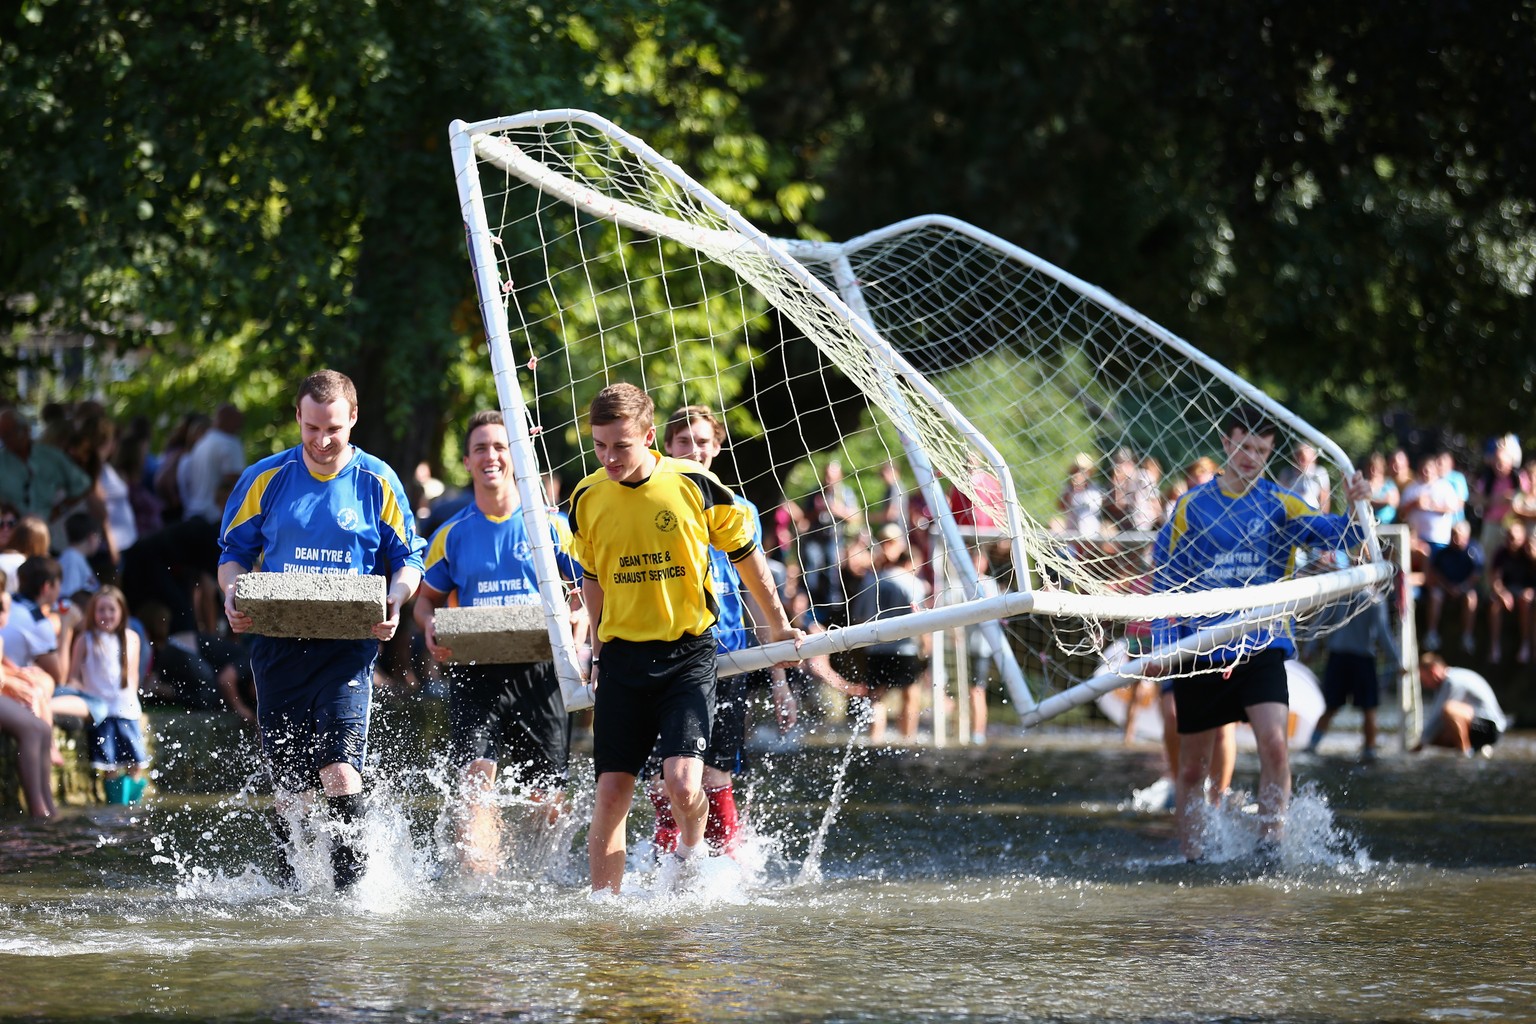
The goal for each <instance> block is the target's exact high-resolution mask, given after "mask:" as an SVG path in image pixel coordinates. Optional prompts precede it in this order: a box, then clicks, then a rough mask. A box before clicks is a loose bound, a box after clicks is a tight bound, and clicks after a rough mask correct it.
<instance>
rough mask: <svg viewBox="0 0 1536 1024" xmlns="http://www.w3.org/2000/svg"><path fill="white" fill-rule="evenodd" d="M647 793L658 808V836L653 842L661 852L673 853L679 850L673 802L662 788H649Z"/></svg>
mask: <svg viewBox="0 0 1536 1024" xmlns="http://www.w3.org/2000/svg"><path fill="white" fill-rule="evenodd" d="M645 792H646V795H647V796H649V797H650V798H651V804H652V805H653V806H654V807H655V808H656V836H655V838H653V839H652V840H651V842H653V843H655V844H656V849H658V850H660V851H661V852H663V853H671V852H672V851H673V850H675V849H677V819H676V818H674V817H672V801H670V800H668V799H667V791H666V789H665V788H663V787H661V786H647V787H646V790H645Z"/></svg>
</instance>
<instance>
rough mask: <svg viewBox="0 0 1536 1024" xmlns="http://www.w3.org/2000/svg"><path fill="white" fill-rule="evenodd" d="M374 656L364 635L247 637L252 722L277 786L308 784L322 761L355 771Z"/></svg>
mask: <svg viewBox="0 0 1536 1024" xmlns="http://www.w3.org/2000/svg"><path fill="white" fill-rule="evenodd" d="M378 656H379V642H378V641H377V640H374V639H371V638H370V639H367V640H298V639H292V638H289V637H273V636H252V637H251V675H252V677H253V678H254V679H255V682H256V723H257V725H259V726H260V727H261V750H262V753H263V754H265V755H266V758H267V763H268V765H269V766H270V767H271V769H272V776H273V781H274V782H275V783H276V784H277V786H278V788H279V789H283V790H286V791H288V792H294V793H297V792H302V791H304V790H307V789H315V788H316V787H318V786H319V784H320V769H321V768H324V767H325V766H326V765H328V764H350V765H351V766H352V767H353V768H356V769H357V770H358V771H362V770H363V755H364V754H365V753H367V749H368V711H369V708H370V706H371V705H372V702H373V664H374V662H375V661H376V660H377V659H378Z"/></svg>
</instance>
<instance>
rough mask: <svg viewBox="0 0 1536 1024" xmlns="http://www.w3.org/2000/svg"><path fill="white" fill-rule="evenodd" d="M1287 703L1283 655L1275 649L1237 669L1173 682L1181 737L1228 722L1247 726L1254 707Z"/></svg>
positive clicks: (1212, 671)
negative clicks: (1249, 713)
mask: <svg viewBox="0 0 1536 1024" xmlns="http://www.w3.org/2000/svg"><path fill="white" fill-rule="evenodd" d="M1229 668H1230V671H1229ZM1290 703H1291V684H1290V680H1289V679H1288V678H1287V677H1286V674H1285V652H1284V651H1280V650H1276V649H1274V648H1270V649H1269V650H1265V651H1260V652H1259V653H1258V654H1255V655H1254V656H1253V657H1251V658H1248V659H1246V660H1244V661H1240V662H1238V663H1237V664H1236V665H1232V666H1226V665H1223V666H1220V667H1218V668H1213V669H1209V670H1207V671H1205V672H1197V673H1195V674H1194V675H1189V676H1180V677H1177V678H1175V679H1174V681H1173V704H1174V707H1175V708H1176V709H1177V710H1178V713H1179V734H1180V735H1185V734H1188V733H1196V732H1205V731H1206V730H1208V729H1218V728H1220V727H1221V726H1223V725H1226V724H1227V723H1228V722H1246V721H1248V710H1247V709H1248V708H1251V707H1252V706H1253V705H1255V704H1285V705H1287V706H1289V705H1290Z"/></svg>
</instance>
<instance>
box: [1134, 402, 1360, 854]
mask: <svg viewBox="0 0 1536 1024" xmlns="http://www.w3.org/2000/svg"><path fill="white" fill-rule="evenodd" d="M1222 430H1223V433H1222V437H1221V445H1222V448H1223V449H1224V450H1225V452H1226V456H1227V461H1226V467H1225V469H1224V470H1223V471H1222V473H1221V474H1220V475H1219V476H1217V477H1215V478H1214V479H1212V480H1209V481H1207V482H1206V483H1203V484H1200V485H1199V486H1197V487H1195V488H1193V489H1191V490H1190V491H1188V492H1186V493H1185V494H1184V495H1183V497H1181V498H1180V499H1179V500H1178V502H1177V503H1176V504H1175V505H1174V507H1173V510H1172V513H1171V514H1170V516H1169V518H1168V522H1167V523H1165V524H1164V525H1163V528H1162V529H1161V530H1160V531H1159V532H1158V535H1157V541H1156V543H1155V545H1154V547H1153V562H1154V568H1153V576H1152V588H1153V590H1155V591H1164V592H1178V593H1186V592H1189V591H1197V590H1214V589H1220V588H1228V587H1248V586H1256V585H1259V584H1264V583H1273V582H1275V581H1277V580H1281V579H1285V578H1286V577H1288V576H1290V575H1291V574H1292V572H1293V565H1294V561H1295V554H1296V550H1297V549H1298V548H1304V547H1316V548H1323V549H1326V550H1330V551H1331V550H1333V549H1335V548H1339V547H1344V546H1353V545H1356V544H1359V543H1360V542H1361V541H1363V540H1364V539H1365V533H1364V530H1363V528H1362V527H1361V526H1360V524H1359V523H1357V522H1355V521H1354V520H1353V519H1351V518H1350V517H1349V516H1344V515H1333V514H1328V513H1324V512H1319V511H1318V510H1317V509H1316V508H1314V507H1312V506H1311V505H1310V504H1308V503H1307V502H1306V501H1305V500H1304V499H1303V498H1302V497H1301V496H1300V495H1298V494H1296V493H1294V492H1292V491H1288V490H1286V489H1284V488H1283V487H1280V486H1279V485H1278V484H1275V483H1273V482H1272V481H1270V480H1268V479H1266V478H1265V476H1264V471H1265V468H1266V467H1267V466H1268V465H1269V459H1270V456H1271V455H1273V454H1274V450H1275V435H1276V434H1277V433H1278V428H1277V427H1276V425H1275V424H1274V423H1273V422H1272V421H1271V420H1270V419H1269V418H1268V417H1267V416H1264V415H1263V414H1261V413H1260V412H1259V411H1258V410H1257V409H1254V408H1252V407H1249V406H1239V407H1238V408H1236V409H1234V410H1233V412H1232V413H1231V414H1230V415H1229V416H1228V418H1227V420H1226V422H1225V423H1224V424H1223V425H1222ZM1348 487H1349V499H1350V501H1351V502H1357V501H1362V500H1364V499H1365V498H1367V497H1369V494H1370V485H1369V484H1368V483H1366V481H1365V478H1364V477H1363V476H1361V475H1360V474H1359V473H1355V474H1354V475H1352V476H1351V477H1350V478H1349V480H1348ZM1221 619H1222V617H1221V616H1216V617H1213V618H1205V619H1198V620H1191V619H1172V618H1169V619H1159V620H1157V621H1156V622H1154V624H1153V636H1154V640H1155V641H1156V645H1157V646H1159V647H1162V646H1164V645H1167V644H1171V643H1174V642H1175V641H1177V640H1179V639H1180V638H1182V637H1186V636H1190V635H1192V634H1194V633H1195V632H1196V631H1198V630H1199V629H1201V628H1209V627H1210V626H1213V625H1215V624H1217V623H1218V622H1220V621H1221ZM1289 627H1290V624H1289V622H1271V623H1266V624H1264V625H1260V626H1258V627H1256V628H1255V629H1254V630H1253V631H1251V632H1248V633H1245V634H1243V635H1242V636H1240V637H1238V638H1237V639H1235V640H1232V641H1230V642H1228V643H1226V644H1224V645H1222V646H1221V647H1218V648H1216V649H1215V650H1214V651H1210V652H1208V653H1205V654H1202V655H1200V656H1199V657H1198V658H1196V659H1195V663H1194V671H1193V672H1191V673H1190V674H1188V675H1184V676H1181V677H1179V678H1177V679H1175V680H1174V681H1173V699H1174V704H1175V705H1176V707H1177V710H1178V722H1179V725H1178V730H1179V743H1180V752H1179V771H1178V777H1177V779H1176V780H1175V783H1176V785H1175V792H1176V794H1177V824H1178V832H1179V845H1180V848H1181V850H1182V851H1183V853H1184V856H1185V857H1186V858H1188V859H1190V860H1198V859H1199V858H1200V856H1201V855H1202V845H1201V842H1200V836H1199V834H1198V820H1197V813H1198V810H1199V808H1200V806H1201V805H1202V804H1203V802H1204V793H1203V790H1204V786H1205V779H1206V776H1207V774H1208V771H1209V766H1210V761H1211V756H1212V752H1213V750H1214V748H1215V744H1216V741H1217V738H1218V735H1219V734H1220V732H1221V728H1222V726H1224V725H1226V724H1227V723H1228V722H1238V721H1247V722H1249V723H1251V724H1252V726H1253V735H1254V739H1255V741H1256V742H1257V744H1258V752H1259V794H1258V796H1259V820H1260V825H1261V829H1262V834H1263V837H1264V839H1265V840H1266V841H1267V842H1271V843H1272V842H1276V841H1278V839H1279V836H1280V832H1281V829H1282V827H1283V820H1284V815H1285V810H1286V806H1287V805H1288V803H1289V802H1290V795H1291V771H1290V760H1289V752H1288V751H1287V749H1286V726H1287V724H1288V721H1289V712H1290V688H1289V684H1288V683H1287V681H1286V672H1285V661H1286V659H1287V658H1290V657H1294V656H1295V653H1296V648H1295V644H1294V643H1293V642H1292V640H1291V637H1290V628H1289Z"/></svg>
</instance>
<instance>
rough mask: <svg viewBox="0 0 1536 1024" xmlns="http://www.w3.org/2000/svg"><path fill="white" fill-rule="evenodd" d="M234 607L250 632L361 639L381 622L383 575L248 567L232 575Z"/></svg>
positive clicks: (383, 588) (311, 638) (266, 634)
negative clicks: (247, 619)
mask: <svg viewBox="0 0 1536 1024" xmlns="http://www.w3.org/2000/svg"><path fill="white" fill-rule="evenodd" d="M235 607H236V608H238V609H240V610H241V611H243V612H245V613H246V614H247V615H249V616H250V617H251V619H252V620H253V624H252V626H251V632H252V633H259V634H261V635H262V636H291V637H300V638H302V639H306V640H363V639H366V638H368V637H370V636H372V635H373V627H374V626H376V625H378V624H379V623H380V622H383V621H384V610H385V580H384V577H382V576H373V575H369V576H343V575H339V574H337V575H331V574H321V573H307V572H248V573H243V574H241V575H240V576H238V577H236V579H235Z"/></svg>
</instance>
